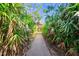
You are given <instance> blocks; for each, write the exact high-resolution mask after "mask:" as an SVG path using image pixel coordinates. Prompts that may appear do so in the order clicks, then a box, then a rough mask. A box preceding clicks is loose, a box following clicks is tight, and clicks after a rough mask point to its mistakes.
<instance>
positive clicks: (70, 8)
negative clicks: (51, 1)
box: [43, 4, 79, 51]
mask: <svg viewBox="0 0 79 59" xmlns="http://www.w3.org/2000/svg"><path fill="white" fill-rule="evenodd" d="M62 5H63V4H62ZM62 5H60V6H59V7H58V10H57V12H56V13H55V14H54V15H52V16H49V17H47V18H46V24H45V25H44V30H43V34H44V35H45V36H46V35H47V34H49V31H50V30H48V29H50V28H54V30H55V31H54V33H55V34H54V35H52V36H54V37H53V38H51V41H52V40H54V41H55V42H56V43H57V44H59V43H61V42H64V44H65V48H66V50H69V49H70V48H75V49H76V51H79V49H78V48H79V41H78V40H79V28H78V27H79V18H78V17H79V16H77V15H75V13H77V12H78V10H79V8H78V6H79V4H68V5H67V6H62ZM61 10H62V11H61ZM49 24H50V25H49ZM47 25H48V26H47ZM49 37H51V36H49ZM48 40H50V39H49V38H48Z"/></svg>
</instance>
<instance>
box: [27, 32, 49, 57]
mask: <svg viewBox="0 0 79 59" xmlns="http://www.w3.org/2000/svg"><path fill="white" fill-rule="evenodd" d="M26 53H27V54H26V55H27V56H50V53H49V50H48V48H47V46H46V43H45V41H44V39H43V36H42V34H41V33H38V34H37V35H36V37H35V39H34V41H33V42H32V44H31V48H30V49H29V50H28V51H27V52H26Z"/></svg>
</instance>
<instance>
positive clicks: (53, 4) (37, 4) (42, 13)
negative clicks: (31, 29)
mask: <svg viewBox="0 0 79 59" xmlns="http://www.w3.org/2000/svg"><path fill="white" fill-rule="evenodd" d="M27 5H31V8H29V10H28V12H29V13H32V12H34V11H36V10H37V9H38V8H39V7H40V6H41V9H40V10H39V11H38V13H39V14H40V16H41V21H42V22H43V23H44V22H45V13H44V12H43V10H44V9H47V7H48V6H49V5H51V6H53V7H54V10H53V11H52V12H50V13H49V14H50V15H51V14H54V13H55V10H56V9H57V8H58V6H59V5H60V3H36V4H34V3H30V4H25V6H26V7H27ZM36 7H37V8H36Z"/></svg>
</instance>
